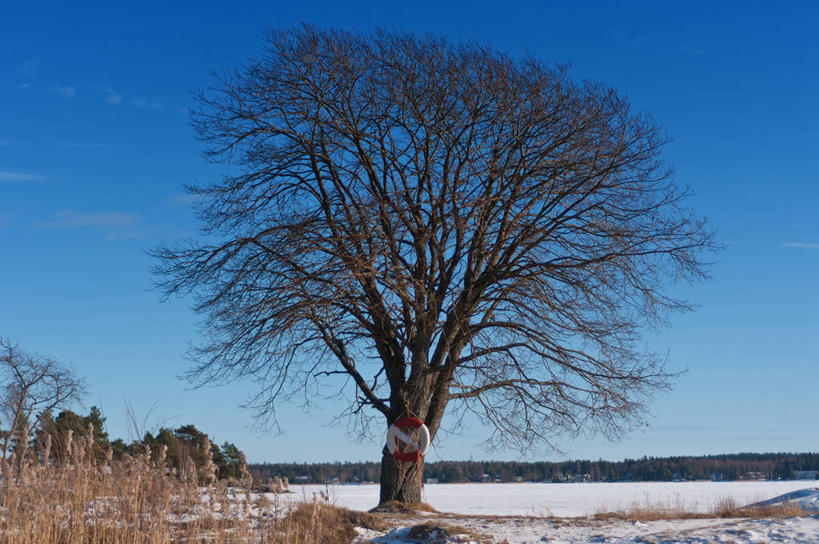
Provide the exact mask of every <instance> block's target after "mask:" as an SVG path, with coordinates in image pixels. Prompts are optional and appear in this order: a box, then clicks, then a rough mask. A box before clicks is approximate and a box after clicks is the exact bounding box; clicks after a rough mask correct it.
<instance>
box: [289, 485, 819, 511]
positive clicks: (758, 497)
mask: <svg viewBox="0 0 819 544" xmlns="http://www.w3.org/2000/svg"><path fill="white" fill-rule="evenodd" d="M806 484H809V482H805V481H781V482H768V481H744V482H707V481H702V482H700V481H698V482H640V483H638V482H619V483H597V482H595V483H575V484H553V483H508V484H501V483H497V484H496V483H486V484H478V483H469V484H467V483H464V484H428V485H426V486H425V487H424V501H425V502H427V503H429V504H430V505H432V506H433V507H434V508H436V509H437V510H439V511H441V512H457V513H458V514H467V515H503V516H558V517H575V516H589V515H593V514H596V513H600V512H613V511H624V510H628V509H629V508H631V507H632V506H650V507H658V506H659V507H671V508H676V507H680V508H682V509H685V510H691V511H696V512H705V511H708V510H710V509H712V508H713V507H714V506H715V505H716V503H717V502H719V501H721V500H724V499H733V500H734V501H735V502H736V503H737V504H739V505H746V504H751V503H755V502H760V501H764V500H767V499H770V498H771V497H775V496H778V495H782V494H784V493H790V492H793V491H797V490H800V489H804V488H805V487H806ZM290 490H291V491H292V493H291V494H289V495H287V496H286V497H285V500H291V501H294V500H298V501H312V500H313V494H314V493H318V492H326V493H327V494H328V495H329V497H330V501H329V502H330V503H331V504H334V505H336V506H343V507H346V508H352V509H354V510H369V509H370V508H373V507H374V506H376V504H377V503H378V490H379V488H378V485H375V484H369V485H368V484H365V485H336V486H324V485H305V486H291V487H290ZM805 500H806V501H809V500H811V499H810V498H806V499H805ZM812 500H813V502H814V504H816V505H817V506H818V507H819V502H817V498H816V497H813V499H812ZM806 504H807V503H806Z"/></svg>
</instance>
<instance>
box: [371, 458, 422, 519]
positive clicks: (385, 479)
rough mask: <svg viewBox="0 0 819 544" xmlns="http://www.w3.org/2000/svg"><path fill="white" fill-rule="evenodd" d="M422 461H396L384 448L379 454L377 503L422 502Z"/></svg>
mask: <svg viewBox="0 0 819 544" xmlns="http://www.w3.org/2000/svg"><path fill="white" fill-rule="evenodd" d="M423 463H424V462H423V461H421V462H420V463H403V462H398V461H396V459H395V457H393V456H392V455H391V454H390V452H389V451H387V448H384V451H383V452H382V455H381V494H380V496H379V499H378V505H379V506H381V505H383V504H384V503H387V502H391V501H398V502H402V503H406V504H417V503H420V502H423V500H422V497H421V491H422V490H423V467H424V465H423Z"/></svg>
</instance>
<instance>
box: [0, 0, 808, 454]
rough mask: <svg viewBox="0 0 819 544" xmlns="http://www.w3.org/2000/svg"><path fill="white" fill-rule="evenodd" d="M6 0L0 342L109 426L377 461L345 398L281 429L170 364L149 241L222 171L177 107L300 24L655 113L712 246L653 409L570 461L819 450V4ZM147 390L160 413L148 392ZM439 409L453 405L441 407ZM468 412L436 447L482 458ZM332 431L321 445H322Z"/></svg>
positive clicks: (669, 345) (266, 450)
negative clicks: (62, 374)
mask: <svg viewBox="0 0 819 544" xmlns="http://www.w3.org/2000/svg"><path fill="white" fill-rule="evenodd" d="M78 4H79V3H64V2H54V3H48V2H29V3H23V2H15V3H7V4H5V5H4V7H3V8H2V10H0V336H5V337H11V338H13V339H17V340H19V341H20V343H21V345H22V346H23V347H25V348H26V349H28V350H30V351H35V352H42V353H48V354H52V355H55V356H57V357H58V358H60V359H62V360H64V361H67V362H71V363H73V364H74V365H75V366H76V369H77V371H78V373H79V374H80V375H82V376H84V377H85V378H86V379H87V381H88V386H89V392H90V394H89V398H88V401H87V404H88V405H91V404H97V405H99V406H101V408H102V409H103V411H104V413H105V415H106V416H107V417H108V427H109V432H110V433H111V434H112V435H113V436H122V437H126V438H127V437H128V429H127V425H126V417H125V409H124V401H125V400H127V401H128V402H130V403H131V404H132V405H133V407H134V411H135V413H136V414H137V416H138V417H139V418H140V419H143V418H144V419H145V426H146V427H148V428H152V427H155V426H157V425H159V424H160V423H162V422H164V423H165V424H167V425H173V426H177V425H181V424H185V423H194V424H195V425H197V426H198V427H200V428H201V429H203V430H204V431H206V432H208V433H209V434H210V435H211V436H213V437H214V438H215V439H216V440H217V441H219V442H223V441H225V440H228V441H232V442H235V443H236V444H237V445H239V447H241V448H243V449H244V450H245V451H246V452H247V453H248V457H249V458H250V459H251V460H255V461H261V460H269V461H294V460H298V461H321V460H342V459H347V460H357V459H376V458H378V456H379V452H380V445H379V444H378V443H377V442H367V441H365V442H363V443H359V442H357V439H358V438H359V437H358V436H356V435H355V433H353V434H352V435H349V434H348V432H347V429H346V427H345V426H344V425H343V424H342V423H333V422H332V417H333V415H334V414H335V413H336V412H338V411H339V409H340V406H339V405H337V404H333V403H328V405H327V406H326V408H325V409H319V410H315V411H313V412H311V413H310V414H307V415H305V414H303V413H302V410H301V409H300V408H299V407H283V408H282V411H281V413H280V419H281V423H282V430H283V431H284V433H285V434H284V435H283V436H277V435H272V434H264V433H261V432H258V431H256V430H253V429H249V428H248V427H249V426H250V425H252V423H253V419H252V418H251V415H250V414H249V413H248V412H247V411H245V410H243V409H241V408H239V404H241V403H242V401H243V400H245V399H246V397H247V395H248V393H249V392H250V391H251V390H252V387H253V385H252V384H250V383H237V384H232V385H230V386H225V387H219V388H207V389H200V390H195V391H194V390H190V388H189V387H188V386H187V385H186V384H185V383H184V382H182V381H180V380H178V379H176V377H175V376H177V375H179V374H181V373H182V372H184V370H185V369H186V368H187V362H186V361H185V360H184V358H183V357H182V355H183V353H184V351H185V349H186V346H187V344H188V343H189V342H191V341H195V340H196V338H197V335H198V334H199V331H198V329H197V326H196V317H195V316H194V315H193V314H192V313H191V312H190V311H189V309H188V308H187V307H186V304H185V303H184V301H178V300H177V301H172V302H170V303H161V302H160V301H159V297H158V295H157V293H155V292H153V291H152V290H151V282H152V277H151V274H150V268H151V266H152V262H151V259H150V258H149V257H148V256H147V255H146V250H148V249H150V248H152V247H155V246H156V245H157V244H159V243H160V242H163V241H165V242H167V241H173V240H175V239H178V238H179V237H181V236H186V235H190V234H195V232H196V227H197V225H196V223H195V221H194V220H193V218H192V215H191V213H190V210H189V204H190V202H189V200H188V199H187V197H186V196H185V194H184V192H183V190H182V185H183V184H186V183H192V182H197V181H198V182H207V181H209V180H214V179H217V178H218V176H219V174H220V167H219V166H215V165H209V164H206V163H205V162H204V161H203V160H202V158H201V156H200V152H201V150H202V148H201V145H200V143H199V142H197V141H196V140H195V139H194V136H193V131H192V130H191V129H190V127H189V125H188V117H187V109H188V108H189V107H190V106H192V100H191V94H190V92H191V90H194V89H196V88H203V87H207V86H208V85H209V84H210V83H211V82H212V79H211V76H210V72H211V70H213V69H216V68H219V67H223V66H235V65H237V64H239V63H241V62H243V61H244V60H245V59H247V58H248V57H252V56H254V55H256V54H257V53H258V52H259V51H260V47H261V39H260V37H261V33H262V31H263V29H264V28H266V27H270V26H291V25H295V24H298V23H299V22H302V21H306V22H311V23H316V24H319V25H325V26H338V27H343V28H350V29H359V30H365V31H366V30H370V29H373V28H375V27H379V26H380V27H386V28H391V29H401V30H407V31H411V32H432V33H436V34H443V35H446V36H449V37H451V38H452V39H454V40H459V39H464V38H472V39H476V40H480V41H488V42H490V43H492V44H493V45H494V46H495V47H496V48H498V49H500V50H503V51H507V52H509V53H511V54H513V55H519V54H522V53H523V52H525V51H529V52H532V53H534V54H535V55H537V56H539V57H541V58H544V59H547V60H550V61H555V62H560V63H571V65H572V73H573V74H574V76H575V77H578V78H589V79H593V80H602V81H605V82H608V83H610V84H612V85H614V86H616V87H617V88H618V89H619V90H621V91H622V92H623V93H625V94H626V95H628V97H629V99H630V101H631V103H632V106H633V107H634V108H635V109H637V110H645V111H648V112H650V113H652V114H653V115H654V116H655V117H656V119H657V120H658V122H659V123H660V124H661V125H662V126H663V127H664V128H665V129H666V131H667V132H668V134H669V135H670V136H671V137H672V138H673V143H671V144H670V145H669V146H668V147H667V149H666V157H667V158H668V159H669V160H670V161H671V162H672V163H673V164H674V166H675V172H676V173H675V175H676V177H677V179H678V181H679V182H680V183H682V184H688V185H690V186H691V187H692V188H693V189H694V191H695V192H696V196H695V197H694V198H693V200H692V204H693V206H694V207H695V209H696V210H697V211H698V212H699V213H700V214H703V215H706V216H708V217H709V219H710V220H711V222H712V224H713V225H714V226H715V227H716V229H717V231H718V234H719V239H720V241H722V242H723V243H725V244H726V245H727V248H726V249H725V250H724V251H723V252H721V253H720V254H719V255H717V257H716V264H715V265H714V267H713V269H712V275H713V280H712V281H710V282H708V283H705V284H702V285H695V286H691V287H679V288H678V289H680V290H681V292H682V293H683V294H684V295H685V296H686V297H688V298H689V299H690V300H691V301H693V302H695V303H697V304H698V305H699V307H698V309H697V310H696V311H695V312H693V313H690V314H686V315H681V316H676V317H674V318H673V320H672V327H671V328H670V329H669V330H667V331H663V332H661V333H652V334H650V335H649V336H647V341H648V342H650V344H651V345H652V346H653V347H655V348H657V349H659V350H663V351H665V350H667V351H668V352H669V357H670V363H671V365H672V367H673V368H675V369H684V368H687V369H688V372H687V373H686V374H685V375H684V376H682V377H681V379H680V380H679V381H678V383H677V385H676V387H675V388H674V389H673V390H672V391H670V392H668V393H663V394H661V395H660V396H658V397H657V398H656V399H655V400H654V402H653V403H652V405H651V407H652V412H653V418H652V424H651V427H649V428H648V429H646V430H642V431H636V432H634V433H631V434H630V435H628V436H627V437H625V438H624V439H623V440H621V441H619V442H616V443H610V442H607V441H605V440H602V439H597V438H588V439H586V438H582V439H579V440H575V441H567V442H562V443H561V446H562V449H563V450H564V453H563V454H554V453H553V454H547V455H541V454H537V455H533V456H530V457H529V458H530V459H533V458H546V459H550V460H554V459H562V458H567V457H568V458H595V459H596V458H606V459H622V458H623V457H636V456H642V455H672V454H706V453H721V452H736V451H770V450H777V451H783V450H787V451H817V450H819V419H817V418H816V417H815V414H816V413H817V409H819V398H817V394H816V391H817V384H819V364H817V363H819V311H818V310H817V308H819V289H817V283H816V278H819V213H817V210H819V102H818V101H817V97H819V70H817V67H818V66H819V38H817V37H816V31H815V27H816V24H817V23H819V8H817V7H816V6H817V5H816V4H814V3H811V2H804V3H798V2H785V3H780V4H778V5H777V6H776V7H773V5H772V4H770V3H753V2H741V3H739V2H737V3H730V2H723V3H719V5H716V6H715V5H712V4H711V3H705V2H703V3H696V2H685V3H682V2H678V3H673V4H672V3H668V4H667V5H664V3H660V2H646V3H638V2H632V3H621V2H588V3H584V4H583V6H574V5H572V4H573V3H571V2H559V3H558V2H531V3H528V4H527V3H519V2H503V3H496V2H492V3H489V2H481V1H471V2H460V3H456V2H412V3H403V4H397V5H393V6H391V5H389V3H385V2H369V3H364V2H326V3H325V2H300V3H295V2H293V3H277V2H254V3H248V2H234V3H227V2H208V1H201V2H195V3H193V2H191V3H183V2H168V3H159V2H138V3H136V2H105V3H92V2H88V3H82V5H78ZM152 406H154V409H153V411H151V407H152ZM445 424H446V421H445ZM486 435H487V431H486V430H485V429H483V428H482V427H481V426H480V425H479V424H472V425H470V426H468V427H467V428H465V429H462V430H461V431H459V432H458V433H457V434H450V435H446V436H442V437H440V439H439V440H438V441H437V444H435V445H434V446H435V449H434V451H433V452H432V454H431V455H430V456H429V460H432V461H434V460H438V459H468V458H473V459H482V458H500V459H517V458H519V454H518V453H517V452H513V451H509V452H507V451H494V452H486V451H484V450H482V449H480V447H479V446H478V444H479V443H480V442H481V440H482V439H484V438H485V437H486ZM328 444H331V445H332V446H331V447H328Z"/></svg>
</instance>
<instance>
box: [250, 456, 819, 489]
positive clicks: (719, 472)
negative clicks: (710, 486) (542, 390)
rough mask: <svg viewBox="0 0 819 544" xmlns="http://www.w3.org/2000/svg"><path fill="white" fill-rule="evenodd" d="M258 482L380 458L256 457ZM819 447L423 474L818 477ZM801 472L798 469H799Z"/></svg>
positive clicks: (359, 469)
mask: <svg viewBox="0 0 819 544" xmlns="http://www.w3.org/2000/svg"><path fill="white" fill-rule="evenodd" d="M248 470H249V471H250V473H251V475H253V478H254V480H255V481H257V482H266V481H267V480H268V479H270V478H275V477H280V478H287V479H288V480H289V481H290V483H291V484H297V483H324V482H328V481H332V482H335V481H337V482H339V483H355V482H367V481H369V482H377V481H378V480H379V476H380V472H381V464H380V463H372V462H367V463H363V462H359V463H311V464H300V463H260V464H250V465H248ZM816 470H819V453H737V454H728V455H709V456H702V457H643V458H642V459H626V460H624V461H603V460H600V461H564V462H559V463H552V462H534V463H522V462H513V461H438V462H434V463H427V464H425V465H424V478H425V479H428V480H429V479H436V480H438V481H439V482H442V483H449V482H468V481H501V482H515V481H531V482H578V481H592V482H619V481H636V482H656V481H669V480H707V479H712V480H744V479H782V480H793V479H796V478H798V477H800V478H810V477H813V478H816V473H815V472H814V471H816ZM800 473H801V474H800Z"/></svg>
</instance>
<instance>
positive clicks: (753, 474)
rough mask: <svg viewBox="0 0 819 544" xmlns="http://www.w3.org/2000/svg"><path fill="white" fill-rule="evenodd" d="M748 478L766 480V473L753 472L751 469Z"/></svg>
mask: <svg viewBox="0 0 819 544" xmlns="http://www.w3.org/2000/svg"><path fill="white" fill-rule="evenodd" d="M748 479H749V480H764V479H765V475H764V474H762V473H761V472H753V471H751V472H748Z"/></svg>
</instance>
